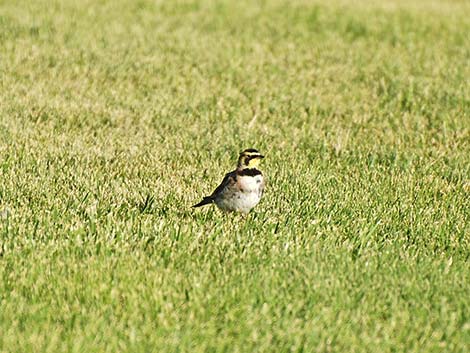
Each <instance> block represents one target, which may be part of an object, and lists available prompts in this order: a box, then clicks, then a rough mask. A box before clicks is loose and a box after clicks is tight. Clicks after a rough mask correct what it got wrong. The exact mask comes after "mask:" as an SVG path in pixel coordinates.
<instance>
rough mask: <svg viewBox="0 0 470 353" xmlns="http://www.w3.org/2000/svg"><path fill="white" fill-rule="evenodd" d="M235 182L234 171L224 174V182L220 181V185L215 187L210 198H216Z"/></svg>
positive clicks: (235, 175)
mask: <svg viewBox="0 0 470 353" xmlns="http://www.w3.org/2000/svg"><path fill="white" fill-rule="evenodd" d="M236 181H237V174H236V173H235V171H233V172H230V173H227V174H225V177H224V180H222V182H221V183H220V185H219V186H217V188H216V189H215V190H214V192H213V193H212V195H211V196H210V197H211V198H215V197H217V195H219V194H220V193H222V192H223V191H224V190H225V188H226V187H227V186H229V185H230V184H234V183H235V182H236Z"/></svg>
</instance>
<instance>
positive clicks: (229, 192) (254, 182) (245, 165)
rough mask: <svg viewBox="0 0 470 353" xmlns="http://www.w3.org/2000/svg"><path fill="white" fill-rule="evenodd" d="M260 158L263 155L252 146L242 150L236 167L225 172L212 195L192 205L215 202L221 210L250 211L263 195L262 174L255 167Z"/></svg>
mask: <svg viewBox="0 0 470 353" xmlns="http://www.w3.org/2000/svg"><path fill="white" fill-rule="evenodd" d="M262 158H264V156H263V155H261V154H260V153H259V152H258V151H257V150H255V149H253V148H250V149H247V150H244V151H243V152H242V153H240V156H239V158H238V164H237V169H235V170H234V171H232V172H230V173H227V174H226V175H225V178H224V180H223V181H222V183H221V184H220V185H219V186H218V187H217V189H215V190H214V192H213V193H212V195H210V196H206V197H204V198H203V199H202V201H201V202H199V203H198V204H196V205H194V206H193V207H201V206H204V205H209V204H211V203H215V204H216V205H217V207H218V208H220V209H221V210H223V211H228V212H231V211H237V212H243V213H248V212H250V210H251V209H252V208H253V207H255V206H256V205H257V204H258V202H259V201H260V200H261V196H262V195H263V190H264V179H263V174H262V173H261V171H259V170H258V169H257V168H256V167H257V166H258V165H259V162H260V160H261V159H262Z"/></svg>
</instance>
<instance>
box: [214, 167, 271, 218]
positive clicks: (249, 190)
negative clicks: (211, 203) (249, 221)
mask: <svg viewBox="0 0 470 353" xmlns="http://www.w3.org/2000/svg"><path fill="white" fill-rule="evenodd" d="M263 187H264V183H263V176H262V175H257V176H255V177H250V176H241V177H239V180H238V188H233V189H231V190H227V192H226V193H224V195H223V197H220V198H217V199H215V204H216V205H217V207H219V208H220V209H222V210H224V211H239V212H243V213H248V212H249V211H250V210H251V209H252V208H253V207H255V206H256V205H257V204H258V203H259V201H260V200H261V196H262V194H263Z"/></svg>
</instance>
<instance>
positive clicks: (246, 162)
mask: <svg viewBox="0 0 470 353" xmlns="http://www.w3.org/2000/svg"><path fill="white" fill-rule="evenodd" d="M263 158H264V156H263V155H262V154H261V153H259V152H258V151H257V150H255V149H254V148H249V149H247V150H244V151H243V152H241V153H240V156H239V157H238V168H239V169H247V168H256V167H257V166H258V165H259V162H260V161H261V159H263Z"/></svg>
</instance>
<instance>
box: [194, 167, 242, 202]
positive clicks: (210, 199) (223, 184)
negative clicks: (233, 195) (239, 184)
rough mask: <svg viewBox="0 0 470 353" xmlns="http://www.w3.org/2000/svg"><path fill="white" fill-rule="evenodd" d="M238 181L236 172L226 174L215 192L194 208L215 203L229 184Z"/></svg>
mask: <svg viewBox="0 0 470 353" xmlns="http://www.w3.org/2000/svg"><path fill="white" fill-rule="evenodd" d="M236 180H237V174H236V173H235V171H233V172H230V173H227V174H225V177H224V179H223V180H222V182H221V183H220V185H219V186H217V188H216V189H215V190H214V192H213V193H212V194H211V195H210V196H204V198H203V199H202V201H201V202H199V203H197V204H195V205H193V206H192V207H201V206H204V205H209V204H211V203H212V202H214V199H215V198H216V197H217V195H219V194H220V193H221V192H222V191H223V190H224V189H225V188H226V187H227V186H228V185H229V184H231V183H235V181H236Z"/></svg>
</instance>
